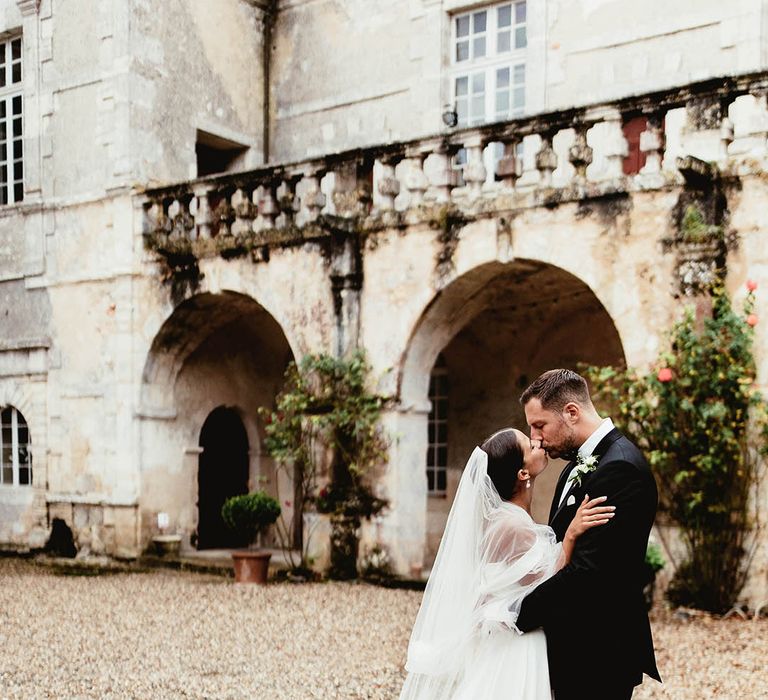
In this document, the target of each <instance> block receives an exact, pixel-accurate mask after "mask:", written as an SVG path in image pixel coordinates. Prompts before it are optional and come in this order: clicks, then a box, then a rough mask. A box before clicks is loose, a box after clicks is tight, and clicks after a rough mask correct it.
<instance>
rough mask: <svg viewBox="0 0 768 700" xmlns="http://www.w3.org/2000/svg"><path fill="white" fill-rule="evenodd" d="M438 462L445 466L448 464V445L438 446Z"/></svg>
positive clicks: (439, 464)
mask: <svg viewBox="0 0 768 700" xmlns="http://www.w3.org/2000/svg"><path fill="white" fill-rule="evenodd" d="M437 464H438V466H441V467H444V466H445V465H446V464H448V448H447V447H438V448H437Z"/></svg>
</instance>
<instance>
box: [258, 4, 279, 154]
mask: <svg viewBox="0 0 768 700" xmlns="http://www.w3.org/2000/svg"><path fill="white" fill-rule="evenodd" d="M259 7H260V9H261V12H262V20H261V22H262V28H263V41H264V45H263V50H262V51H263V53H262V58H261V60H262V66H263V71H264V72H263V90H264V92H263V95H262V98H263V103H264V107H263V112H262V113H263V119H264V127H263V131H262V144H261V148H262V153H263V159H264V163H269V159H270V156H271V154H270V152H269V141H270V138H271V133H270V128H269V127H270V119H271V112H272V98H271V87H272V31H273V29H274V26H275V20H276V19H277V0H265V1H264V2H260V3H259Z"/></svg>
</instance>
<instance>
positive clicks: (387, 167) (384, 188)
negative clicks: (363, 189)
mask: <svg viewBox="0 0 768 700" xmlns="http://www.w3.org/2000/svg"><path fill="white" fill-rule="evenodd" d="M402 159H403V156H402V154H401V153H390V154H387V155H384V156H382V157H381V158H380V159H379V162H380V163H381V177H379V181H378V183H377V189H378V191H379V194H380V195H381V199H380V204H379V206H380V208H381V209H382V210H383V211H391V210H392V209H394V208H395V198H396V197H397V195H398V194H400V181H399V180H398V179H397V178H396V177H395V168H396V167H397V164H398V163H399V162H400V161H401V160H402Z"/></svg>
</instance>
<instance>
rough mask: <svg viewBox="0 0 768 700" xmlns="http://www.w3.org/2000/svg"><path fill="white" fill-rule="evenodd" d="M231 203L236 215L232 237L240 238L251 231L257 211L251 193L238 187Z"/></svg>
mask: <svg viewBox="0 0 768 700" xmlns="http://www.w3.org/2000/svg"><path fill="white" fill-rule="evenodd" d="M230 201H231V204H232V211H233V213H234V215H235V221H234V223H233V224H232V235H233V236H239V235H241V234H244V233H247V232H249V231H251V229H252V227H253V220H254V218H255V217H256V211H257V210H256V207H255V206H254V205H253V201H252V200H251V195H250V192H249V191H248V190H246V189H243V188H241V187H238V188H237V189H236V190H235V192H234V194H233V195H232V199H231V200H230Z"/></svg>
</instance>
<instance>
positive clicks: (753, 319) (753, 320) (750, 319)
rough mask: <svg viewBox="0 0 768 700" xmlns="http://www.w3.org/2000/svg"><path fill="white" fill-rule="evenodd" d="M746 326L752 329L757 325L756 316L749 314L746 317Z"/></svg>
mask: <svg viewBox="0 0 768 700" xmlns="http://www.w3.org/2000/svg"><path fill="white" fill-rule="evenodd" d="M747 325H749V326H752V327H753V328H754V327H755V326H756V325H757V314H749V316H747Z"/></svg>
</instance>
